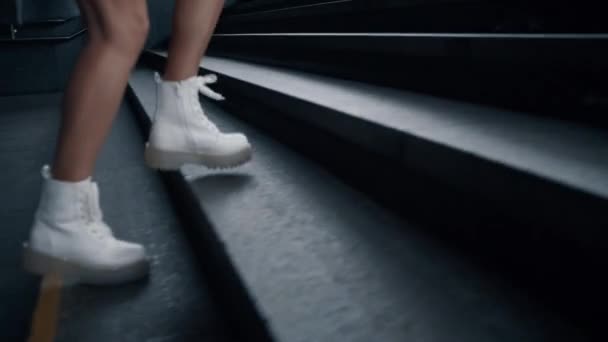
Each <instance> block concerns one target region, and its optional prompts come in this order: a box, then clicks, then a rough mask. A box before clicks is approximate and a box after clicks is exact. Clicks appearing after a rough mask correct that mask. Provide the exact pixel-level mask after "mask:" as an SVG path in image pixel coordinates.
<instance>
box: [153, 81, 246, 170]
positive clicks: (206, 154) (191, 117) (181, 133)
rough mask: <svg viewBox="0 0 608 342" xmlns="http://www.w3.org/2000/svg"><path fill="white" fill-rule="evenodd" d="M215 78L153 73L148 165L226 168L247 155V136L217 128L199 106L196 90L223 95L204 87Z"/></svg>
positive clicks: (208, 94) (211, 94)
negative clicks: (167, 77)
mask: <svg viewBox="0 0 608 342" xmlns="http://www.w3.org/2000/svg"><path fill="white" fill-rule="evenodd" d="M216 80H217V78H216V76H215V75H207V76H202V77H201V76H195V77H191V78H188V79H186V80H183V81H179V82H167V81H163V80H161V78H160V76H159V75H158V74H156V83H157V89H158V91H157V96H158V100H157V110H156V115H155V117H154V119H153V124H152V129H151V131H150V139H149V141H148V144H147V146H146V152H145V159H146V163H147V164H148V166H150V167H152V168H155V169H162V170H177V169H179V168H180V167H181V166H182V165H184V164H203V165H205V166H207V167H209V168H229V167H235V166H239V165H241V164H244V163H245V162H247V161H249V160H250V159H251V154H252V152H251V145H250V144H249V142H248V141H247V138H246V137H245V136H244V135H243V134H239V133H235V134H225V133H222V132H220V130H219V129H218V128H217V127H216V126H215V125H214V124H213V123H212V122H211V121H210V120H209V118H207V116H206V115H205V113H204V111H203V109H202V108H201V104H200V100H199V95H198V94H199V92H200V93H202V94H203V95H205V96H208V97H210V98H212V99H215V100H223V99H224V98H223V97H222V95H220V94H218V93H216V92H214V91H213V90H211V89H209V88H208V87H207V84H210V83H214V82H215V81H216Z"/></svg>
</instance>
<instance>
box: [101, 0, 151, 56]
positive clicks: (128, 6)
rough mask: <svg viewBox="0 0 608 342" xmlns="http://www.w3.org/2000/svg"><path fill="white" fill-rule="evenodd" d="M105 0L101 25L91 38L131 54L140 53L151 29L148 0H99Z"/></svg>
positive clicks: (102, 6)
mask: <svg viewBox="0 0 608 342" xmlns="http://www.w3.org/2000/svg"><path fill="white" fill-rule="evenodd" d="M99 1H101V2H103V3H102V4H100V5H99V6H98V7H99V8H101V10H100V11H99V12H101V13H100V20H99V23H100V25H99V27H98V28H97V29H96V30H95V29H94V31H95V32H91V38H92V39H93V40H97V41H98V42H100V43H103V44H108V45H111V46H112V47H114V48H116V49H117V50H118V51H120V52H121V53H125V54H128V55H129V56H136V55H138V54H139V53H140V52H141V50H142V48H143V46H144V43H145V42H146V39H147V37H148V32H149V30H150V21H149V18H148V12H147V4H146V0H126V1H125V0H99Z"/></svg>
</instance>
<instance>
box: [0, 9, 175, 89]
mask: <svg viewBox="0 0 608 342" xmlns="http://www.w3.org/2000/svg"><path fill="white" fill-rule="evenodd" d="M173 3H174V2H173V1H168V0H149V1H148V4H149V13H150V21H151V28H150V35H149V38H148V42H147V44H146V47H148V48H151V47H154V46H156V45H158V44H160V43H162V42H163V41H165V40H166V39H167V38H168V36H169V33H170V27H171V13H172V10H173ZM85 41H86V36H85V35H81V36H78V37H77V38H74V39H72V40H68V41H62V42H19V43H14V42H8V43H6V42H5V43H1V42H0V95H8V94H11V95H12V94H24V93H40V92H54V91H62V90H63V88H64V87H65V84H66V82H67V79H68V76H69V74H70V72H71V70H72V67H73V66H74V63H75V61H76V58H77V57H78V53H79V52H80V49H81V48H82V46H83V44H84V43H85Z"/></svg>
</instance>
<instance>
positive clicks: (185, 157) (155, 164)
mask: <svg viewBox="0 0 608 342" xmlns="http://www.w3.org/2000/svg"><path fill="white" fill-rule="evenodd" d="M251 157H252V151H251V147H249V146H248V147H247V148H245V149H242V150H240V151H237V152H235V153H232V154H226V155H210V154H197V153H186V152H172V151H163V150H160V149H157V148H154V147H152V146H150V145H149V144H146V151H145V154H144V158H145V160H146V164H147V165H148V166H149V167H150V168H153V169H158V170H164V171H174V170H178V169H179V168H180V167H182V166H183V165H186V164H202V165H204V166H206V167H208V168H210V169H229V168H234V167H237V166H241V165H243V164H245V163H247V162H248V161H250V160H251Z"/></svg>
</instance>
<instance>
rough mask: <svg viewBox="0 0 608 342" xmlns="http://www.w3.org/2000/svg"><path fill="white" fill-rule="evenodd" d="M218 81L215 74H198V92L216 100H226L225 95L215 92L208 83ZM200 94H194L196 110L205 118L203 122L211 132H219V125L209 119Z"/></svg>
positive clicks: (196, 84) (196, 82) (196, 85)
mask: <svg viewBox="0 0 608 342" xmlns="http://www.w3.org/2000/svg"><path fill="white" fill-rule="evenodd" d="M215 82H217V76H216V75H215V74H209V75H205V76H198V77H196V79H195V83H194V84H195V87H196V91H198V93H201V94H203V95H204V96H206V97H208V98H210V99H213V100H216V101H222V100H224V99H225V98H224V96H223V95H222V94H220V93H217V92H215V91H214V90H212V89H211V88H209V87H208V86H207V85H208V84H213V83H215ZM196 95H198V94H195V96H193V100H194V101H193V104H192V105H193V107H194V110H195V111H196V112H197V113H198V114H199V116H200V117H201V118H202V120H203V124H204V125H205V127H206V128H207V129H209V130H210V131H211V132H213V133H215V134H219V133H220V130H219V129H218V128H217V126H216V125H215V124H214V123H213V122H212V121H211V120H209V117H207V115H206V114H205V111H204V110H203V107H202V106H201V103H200V101H199V99H198V96H196Z"/></svg>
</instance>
